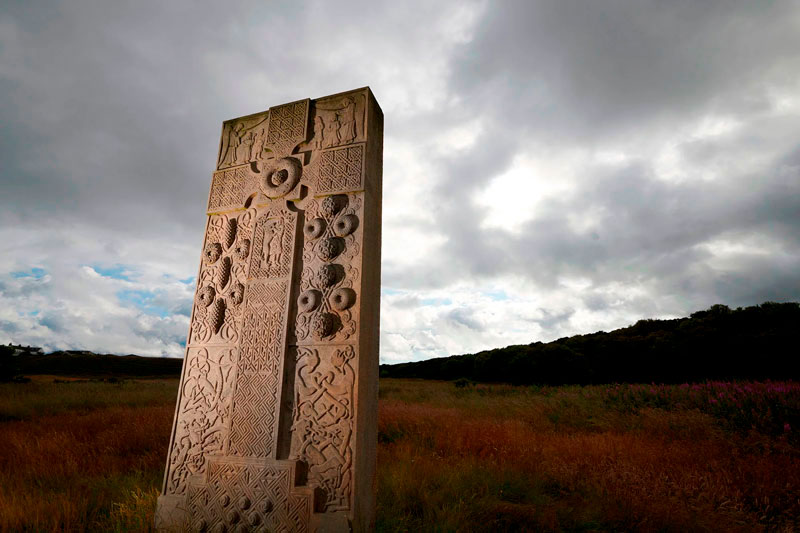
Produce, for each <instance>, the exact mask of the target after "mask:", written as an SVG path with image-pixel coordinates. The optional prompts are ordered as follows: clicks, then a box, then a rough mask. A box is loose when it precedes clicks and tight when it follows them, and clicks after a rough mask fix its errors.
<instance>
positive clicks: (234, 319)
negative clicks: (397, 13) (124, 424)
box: [156, 88, 383, 532]
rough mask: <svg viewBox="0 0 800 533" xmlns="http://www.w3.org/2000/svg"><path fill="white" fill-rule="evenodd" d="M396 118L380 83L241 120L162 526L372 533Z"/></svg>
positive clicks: (202, 275) (209, 242)
mask: <svg viewBox="0 0 800 533" xmlns="http://www.w3.org/2000/svg"><path fill="white" fill-rule="evenodd" d="M382 156H383V114H382V112H381V110H380V107H379V106H378V103H377V102H376V100H375V98H374V97H373V95H372V93H371V91H370V90H369V89H368V88H364V89H357V90H354V91H349V92H346V93H341V94H336V95H332V96H327V97H324V98H319V99H316V100H308V99H306V100H300V101H297V102H292V103H289V104H284V105H280V106H276V107H272V108H270V109H269V111H266V112H263V113H257V114H255V115H249V116H246V117H241V118H238V119H234V120H230V121H227V122H225V123H224V124H223V128H222V139H221V141H220V149H219V154H218V158H217V170H216V171H215V172H214V175H213V178H212V184H211V191H210V194H209V200H208V209H207V212H208V219H207V224H206V233H205V239H204V242H203V255H202V260H201V264H200V270H199V274H198V278H197V279H198V283H197V291H196V295H195V301H194V306H193V309H192V318H191V325H190V330H189V336H188V341H187V349H186V357H185V360H184V365H183V373H182V377H181V385H180V390H179V396H178V404H177V408H176V412H175V422H174V424H173V432H172V438H171V442H170V448H169V456H168V459H167V467H166V471H165V478H164V486H163V490H162V495H161V497H160V498H159V501H158V509H157V512H156V528H157V529H158V530H159V531H185V530H189V531H235V530H242V531H260V530H261V531H309V532H312V531H319V532H323V531H350V530H351V528H352V530H354V531H367V530H369V529H371V527H372V525H373V523H374V515H375V455H376V444H377V443H376V440H377V389H378V338H379V307H380V306H379V295H380V244H381V226H380V221H381V195H382Z"/></svg>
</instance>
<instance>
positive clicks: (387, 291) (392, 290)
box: [381, 288, 403, 296]
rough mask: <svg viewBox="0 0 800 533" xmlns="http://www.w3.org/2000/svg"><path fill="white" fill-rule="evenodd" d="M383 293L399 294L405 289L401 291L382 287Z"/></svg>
mask: <svg viewBox="0 0 800 533" xmlns="http://www.w3.org/2000/svg"><path fill="white" fill-rule="evenodd" d="M381 293H383V294H386V295H388V296H395V295H397V294H403V291H400V290H397V289H386V288H382V289H381Z"/></svg>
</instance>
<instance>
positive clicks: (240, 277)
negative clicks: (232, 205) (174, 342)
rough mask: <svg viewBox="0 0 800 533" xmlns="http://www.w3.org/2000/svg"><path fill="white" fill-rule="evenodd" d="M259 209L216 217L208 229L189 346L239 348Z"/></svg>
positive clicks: (214, 216) (210, 220)
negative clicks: (255, 219) (243, 304)
mask: <svg viewBox="0 0 800 533" xmlns="http://www.w3.org/2000/svg"><path fill="white" fill-rule="evenodd" d="M255 213H256V211H255V209H250V210H247V211H245V212H243V213H240V214H238V216H234V215H212V216H211V217H210V219H209V223H208V228H207V230H206V242H205V247H204V251H203V262H202V267H201V270H200V275H199V277H198V281H197V294H196V296H195V304H194V313H193V317H192V327H191V331H190V333H189V344H190V345H198V344H228V345H235V344H236V343H237V341H238V340H239V329H240V327H241V314H242V301H243V299H244V287H245V283H246V282H247V262H248V259H249V255H250V249H251V244H250V243H251V239H252V234H253V225H254V217H255Z"/></svg>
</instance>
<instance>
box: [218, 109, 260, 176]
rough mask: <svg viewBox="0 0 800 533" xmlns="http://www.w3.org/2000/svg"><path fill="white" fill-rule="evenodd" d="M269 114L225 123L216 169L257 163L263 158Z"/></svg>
mask: <svg viewBox="0 0 800 533" xmlns="http://www.w3.org/2000/svg"><path fill="white" fill-rule="evenodd" d="M268 120H269V113H258V114H256V115H251V116H249V117H243V118H240V119H237V120H231V121H228V122H225V124H224V125H223V127H222V142H221V144H220V150H219V159H218V161H217V169H220V170H221V169H224V168H228V167H234V166H236V165H242V164H245V163H249V162H251V161H259V160H261V159H264V157H265V153H266V152H265V143H266V139H267V122H268Z"/></svg>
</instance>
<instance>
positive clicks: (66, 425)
mask: <svg viewBox="0 0 800 533" xmlns="http://www.w3.org/2000/svg"><path fill="white" fill-rule="evenodd" d="M10 387H16V388H13V389H12V388H10ZM600 389H601V388H583V389H582V388H580V387H561V388H549V389H541V390H540V389H532V388H520V387H510V386H475V387H467V388H465V389H457V388H455V387H454V386H453V385H452V384H450V383H440V382H423V381H402V380H384V381H382V382H381V404H380V421H379V450H378V461H379V463H378V491H379V493H378V523H377V529H378V530H379V531H630V530H634V531H765V530H771V531H793V530H796V529H797V530H800V450H798V449H797V448H796V446H795V445H793V444H791V443H790V442H789V441H788V440H787V439H786V438H784V437H776V436H765V435H762V434H761V433H757V432H755V431H753V432H751V433H749V434H747V433H744V434H741V433H731V432H730V431H728V430H727V429H723V428H725V427H726V426H725V425H724V424H723V423H722V421H720V420H719V419H717V418H713V417H712V416H711V415H709V414H704V413H702V412H700V411H698V410H685V409H683V410H682V409H663V408H659V409H657V408H651V407H647V408H640V409H635V410H630V409H618V408H615V407H613V406H609V405H608V404H607V403H604V402H603V401H601V400H600V399H598V398H599V396H598V395H597V394H594V393H595V392H597V391H598V390H600ZM176 390H177V381H176V380H167V381H161V382H157V381H150V382H129V383H126V384H124V385H118V384H107V383H72V384H53V383H48V382H46V381H43V380H39V382H38V383H29V384H15V385H7V386H6V385H4V386H2V387H0V393H2V394H3V395H4V396H2V399H0V415H3V416H4V418H5V421H3V422H0V530H3V531H16V530H25V531H148V530H149V529H150V527H151V524H152V518H153V510H154V507H155V501H156V497H157V495H158V489H159V487H160V483H161V477H162V475H163V465H164V460H165V458H166V449H167V441H168V437H169V432H170V425H171V422H172V414H173V409H174V395H175V392H176ZM12 394H13V397H12V396H11V395H12ZM27 400H30V401H27ZM31 406H33V407H31Z"/></svg>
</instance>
